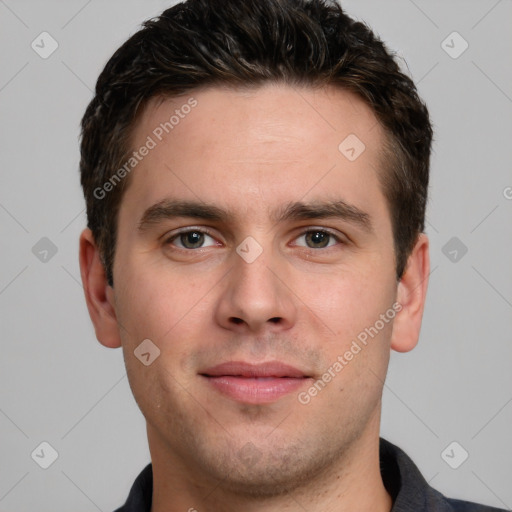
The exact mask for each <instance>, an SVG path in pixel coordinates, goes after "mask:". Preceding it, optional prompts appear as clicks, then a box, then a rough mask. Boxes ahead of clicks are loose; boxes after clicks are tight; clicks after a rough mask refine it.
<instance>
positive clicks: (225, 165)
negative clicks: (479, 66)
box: [121, 84, 384, 214]
mask: <svg viewBox="0 0 512 512" xmlns="http://www.w3.org/2000/svg"><path fill="white" fill-rule="evenodd" d="M383 140H384V136H383V132H382V129H381V127H380V125H379V123H378V122H377V119H376V117H375V115H374V114H373V112H372V110H371V109H370V108H369V107H368V106H367V105H366V104H365V103H364V102H363V101H362V100H361V99H359V98H358V97H357V96H356V95H354V94H352V93H349V92H347V91H344V90H341V89H339V88H334V87H324V88H321V89H320V88H317V89H313V88H297V87H291V86H287V85H282V84H266V85H264V86H259V87H254V88H250V89H247V88H246V89H234V88H224V87H210V88H206V89H198V90H192V91H190V92H189V93H187V94H186V95H183V96H180V97H173V98H162V97H158V98H153V99H151V100H150V101H149V102H148V104H147V106H146V108H145V109H144V111H143V113H142V115H141V116H140V117H139V119H138V121H137V124H136V125H135V127H134V131H133V136H132V147H133V149H134V150H135V151H137V150H138V149H140V148H142V147H143V146H145V145H146V146H148V145H149V146H152V147H151V149H150V150H149V151H147V152H146V153H147V154H146V156H144V157H143V158H142V159H141V160H140V162H139V163H138V164H137V166H136V168H135V169H134V171H133V174H132V176H131V184H130V186H129V187H128V190H127V191H126V194H125V198H124V200H123V203H129V204H130V206H131V208H130V210H138V211H139V212H140V211H141V210H142V209H144V208H147V206H149V205H150V204H154V203H156V202H158V201H159V200H161V199H163V198H165V197H168V196H172V197H177V198H184V199H190V200H196V201H197V200H199V201H204V202H207V203H215V204H219V206H221V207H223V208H225V209H233V210H237V209H238V210H241V211H244V212H246V213H247V212H249V211H251V210H252V209H253V208H251V206H253V205H259V206H260V208H257V209H256V208H254V210H258V212H261V211H262V208H261V206H268V207H269V209H272V208H276V207H279V205H280V204H283V203H288V202H291V201H296V200H298V199H304V198H306V199H308V200H317V199H319V198H320V199H325V198H327V199H334V200H335V199H339V198H342V199H345V200H351V202H353V203H358V202H359V203H365V202H367V199H368V197H371V196H372V195H374V196H375V194H377V195H379V194H380V196H382V194H381V193H380V187H379V182H378V175H377V172H379V168H381V167H382V165H381V162H380V160H381V154H382V143H383ZM329 196H332V197H329ZM365 196H366V200H365ZM379 200H383V197H379ZM373 202H375V197H373ZM121 209H123V204H122V205H121ZM259 214H261V213H259Z"/></svg>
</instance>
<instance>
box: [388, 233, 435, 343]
mask: <svg viewBox="0 0 512 512" xmlns="http://www.w3.org/2000/svg"><path fill="white" fill-rule="evenodd" d="M428 247H429V242H428V238H427V236H426V235H425V234H423V233H421V234H420V235H419V236H418V239H417V241H416V244H415V246H414V249H413V250H412V252H411V254H410V256H409V259H408V260H407V266H406V268H405V272H404V274H403V276H402V278H401V279H400V282H399V283H398V291H397V302H398V303H399V304H400V305H401V307H402V309H401V310H400V311H399V313H398V314H397V315H396V317H395V320H394V323H393V334H392V336H391V348H392V349H393V350H396V351H397V352H408V351H409V350H412V349H413V348H414V347H415V346H416V345H417V343H418V339H419V335H420V328H421V319H422V317H423V309H424V306H425V297H426V295H427V286H428V277H429V274H430V257H429V252H428Z"/></svg>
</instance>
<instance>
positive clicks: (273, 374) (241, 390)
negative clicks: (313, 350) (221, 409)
mask: <svg viewBox="0 0 512 512" xmlns="http://www.w3.org/2000/svg"><path fill="white" fill-rule="evenodd" d="M199 375H200V376H201V377H203V378H204V379H205V380H206V381H207V382H208V383H209V385H211V386H212V387H213V388H214V389H215V390H216V391H217V392H219V393H221V394H222V395H224V396H227V397H228V398H231V399H232V400H235V401H237V402H243V403H247V404H265V403H272V402H276V401H277V400H279V399H280V398H281V397H283V396H285V395H288V394H290V393H292V392H294V391H297V390H298V389H299V388H300V387H302V386H304V385H305V384H306V383H309V382H310V380H311V376H309V375H307V374H305V373H304V372H302V371H301V370H299V369H297V368H294V367H293V366H290V365H287V364H284V363H281V362H278V361H273V362H268V363H261V364H250V363H245V362H242V361H229V362H226V363H222V364H219V365H217V366H214V367H212V368H208V369H207V370H204V371H202V372H201V373H200V374H199Z"/></svg>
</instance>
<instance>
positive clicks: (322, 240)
mask: <svg viewBox="0 0 512 512" xmlns="http://www.w3.org/2000/svg"><path fill="white" fill-rule="evenodd" d="M306 239H307V241H308V243H309V242H311V244H313V245H314V246H316V247H325V246H326V245H327V244H328V243H329V235H328V234H327V233H323V232H322V231H311V232H310V233H308V234H307V235H306ZM308 245H309V244H308Z"/></svg>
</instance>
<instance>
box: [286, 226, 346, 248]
mask: <svg viewBox="0 0 512 512" xmlns="http://www.w3.org/2000/svg"><path fill="white" fill-rule="evenodd" d="M296 240H297V243H296V245H298V246H300V247H308V248H310V249H323V248H325V247H331V246H333V245H336V244H337V243H339V242H340V240H339V238H338V237H336V236H335V235H333V234H332V233H330V232H329V231H325V230H322V229H312V230H308V231H305V232H304V233H302V235H300V236H299V237H297V238H296ZM301 240H303V241H302V242H300V241H301Z"/></svg>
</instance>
